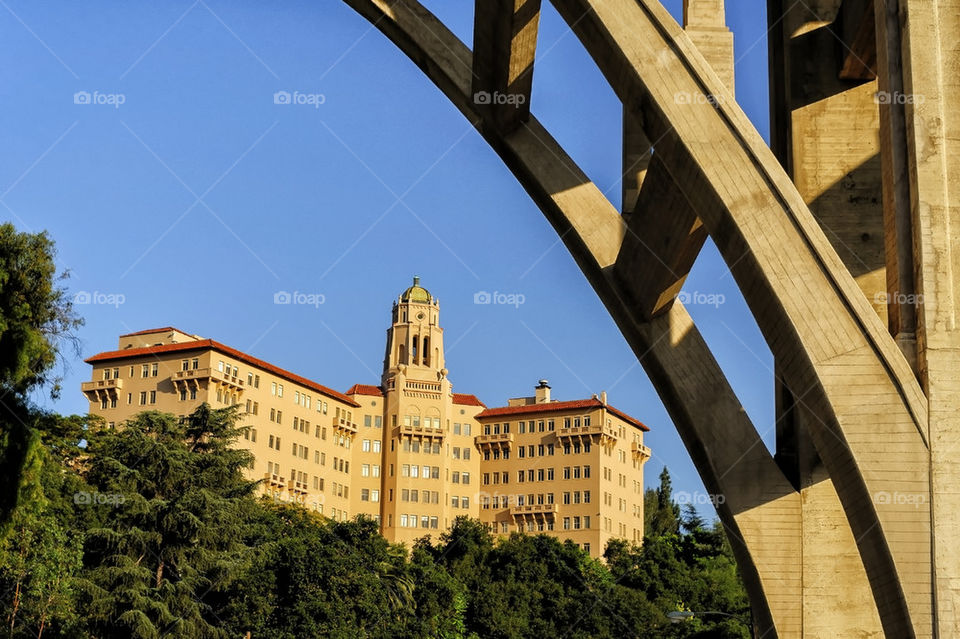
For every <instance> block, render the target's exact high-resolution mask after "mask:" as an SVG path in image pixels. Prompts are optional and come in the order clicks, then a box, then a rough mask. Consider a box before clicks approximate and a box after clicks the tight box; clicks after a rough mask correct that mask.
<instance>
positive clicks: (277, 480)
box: [263, 473, 287, 488]
mask: <svg viewBox="0 0 960 639" xmlns="http://www.w3.org/2000/svg"><path fill="white" fill-rule="evenodd" d="M263 483H264V485H265V486H270V487H273V488H283V487H285V486H286V485H287V480H285V479H284V478H283V477H281V476H280V475H278V474H276V473H264V475H263Z"/></svg>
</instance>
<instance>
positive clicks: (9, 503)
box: [0, 223, 82, 540]
mask: <svg viewBox="0 0 960 639" xmlns="http://www.w3.org/2000/svg"><path fill="white" fill-rule="evenodd" d="M58 279H62V278H58V277H57V275H56V265H55V262H54V248H53V241H52V240H50V238H49V237H47V235H46V234H45V233H37V234H31V233H18V232H17V230H16V229H15V228H14V227H13V225H12V224H9V223H4V224H0V397H2V401H0V486H3V487H4V489H3V490H0V540H2V539H4V538H5V536H6V534H7V533H8V532H9V531H10V529H11V528H10V523H11V517H12V515H13V511H14V509H15V508H16V506H17V504H18V503H21V502H20V501H18V500H19V498H20V497H21V495H22V494H23V491H22V490H21V489H20V488H19V486H20V484H21V477H22V475H23V473H25V472H28V469H27V466H28V465H29V464H30V463H33V462H31V461H30V457H31V455H33V454H34V453H33V449H34V447H35V446H36V435H35V433H34V432H33V431H32V430H31V428H30V424H31V423H32V422H33V421H34V420H35V419H36V418H37V415H36V414H35V412H36V411H34V410H33V409H32V408H31V407H30V406H29V403H28V401H27V394H28V393H29V392H30V391H31V390H33V389H35V388H37V387H39V386H42V385H44V384H50V385H51V388H50V394H51V395H52V396H57V395H58V393H59V390H60V386H59V379H58V378H56V377H54V376H53V375H52V370H53V368H54V365H55V364H56V359H57V354H58V352H59V345H60V341H61V340H63V339H65V338H69V337H70V333H71V331H72V330H73V329H75V328H77V327H79V326H80V325H81V324H82V321H81V320H80V319H79V318H77V317H76V316H75V315H74V313H73V306H72V303H71V301H70V299H69V298H68V297H67V296H66V292H65V291H64V290H63V289H62V288H59V287H58V286H57V285H56V281H57V280H58Z"/></svg>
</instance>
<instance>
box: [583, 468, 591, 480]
mask: <svg viewBox="0 0 960 639" xmlns="http://www.w3.org/2000/svg"><path fill="white" fill-rule="evenodd" d="M583 478H584V479H590V467H589V466H584V467H583Z"/></svg>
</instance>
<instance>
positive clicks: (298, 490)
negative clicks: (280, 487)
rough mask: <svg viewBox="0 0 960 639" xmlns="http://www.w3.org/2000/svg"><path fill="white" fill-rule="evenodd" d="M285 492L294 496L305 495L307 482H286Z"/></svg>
mask: <svg viewBox="0 0 960 639" xmlns="http://www.w3.org/2000/svg"><path fill="white" fill-rule="evenodd" d="M287 490H289V491H290V492H291V493H293V494H295V495H306V494H307V482H303V481H294V480H292V479H291V480H290V481H288V482H287Z"/></svg>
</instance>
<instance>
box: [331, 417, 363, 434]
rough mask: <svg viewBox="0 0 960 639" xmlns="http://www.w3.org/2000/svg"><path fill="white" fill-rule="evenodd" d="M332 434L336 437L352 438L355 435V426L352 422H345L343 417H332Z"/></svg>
mask: <svg viewBox="0 0 960 639" xmlns="http://www.w3.org/2000/svg"><path fill="white" fill-rule="evenodd" d="M333 432H334V433H336V434H338V435H346V436H347V437H353V436H354V435H356V434H357V425H356V424H354V423H353V422H349V421H347V420H346V419H345V418H343V417H334V418H333Z"/></svg>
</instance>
